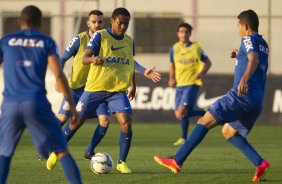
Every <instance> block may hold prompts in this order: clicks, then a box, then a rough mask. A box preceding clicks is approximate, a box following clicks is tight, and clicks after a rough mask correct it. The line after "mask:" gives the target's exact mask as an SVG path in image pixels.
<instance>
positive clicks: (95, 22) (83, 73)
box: [57, 10, 161, 125]
mask: <svg viewBox="0 0 282 184" xmlns="http://www.w3.org/2000/svg"><path fill="white" fill-rule="evenodd" d="M102 25H103V13H102V12H101V11H99V10H92V11H90V12H89V14H88V20H87V27H88V28H89V29H88V31H84V32H82V33H79V34H78V35H77V36H75V37H74V38H73V39H72V41H71V42H70V44H69V45H68V47H67V48H66V49H65V51H64V53H63V54H62V56H61V58H60V60H61V64H62V67H64V65H65V62H66V61H67V60H69V59H70V58H71V57H73V63H72V69H71V72H70V74H69V76H68V84H69V86H70V88H71V92H72V96H73V99H74V104H75V105H76V104H77V102H78V100H79V98H80V97H81V95H82V93H83V91H84V87H85V84H86V81H87V75H88V72H89V68H90V65H83V63H82V59H83V56H84V52H85V49H86V46H87V44H88V42H89V40H90V38H91V37H92V36H93V34H94V33H95V32H96V31H98V30H101V27H102ZM134 64H135V69H136V70H137V71H139V72H141V73H143V74H144V76H145V77H147V78H149V79H151V80H152V81H153V82H159V80H160V79H161V76H160V74H159V73H157V72H154V71H153V70H154V68H151V69H146V68H144V67H143V66H141V65H140V64H139V63H138V62H136V61H135V63H134ZM57 90H58V91H60V89H58V88H57ZM101 105H105V104H101ZM69 115H70V112H69V104H68V101H67V100H66V98H64V99H63V101H62V105H61V108H60V110H59V113H58V115H57V117H58V119H59V120H60V121H61V122H62V125H63V124H65V123H66V122H67V120H68V119H69ZM93 117H95V116H93ZM99 121H100V122H101V123H102V124H105V123H107V122H108V121H109V120H108V119H107V118H106V117H105V116H102V115H101V116H100V117H99Z"/></svg>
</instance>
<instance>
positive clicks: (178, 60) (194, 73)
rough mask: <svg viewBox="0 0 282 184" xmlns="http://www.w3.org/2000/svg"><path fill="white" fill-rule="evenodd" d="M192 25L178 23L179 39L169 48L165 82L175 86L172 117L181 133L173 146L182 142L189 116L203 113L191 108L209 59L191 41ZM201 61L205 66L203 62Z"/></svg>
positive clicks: (203, 112) (185, 135) (185, 136)
mask: <svg viewBox="0 0 282 184" xmlns="http://www.w3.org/2000/svg"><path fill="white" fill-rule="evenodd" d="M191 32H192V26H191V25H189V24H188V23H181V24H179V25H178V27H177V37H178V39H179V41H178V42H177V43H175V44H174V45H173V47H172V48H171V49H170V62H171V65H170V70H169V82H168V85H169V86H170V87H173V86H174V85H176V95H175V116H176V118H177V119H178V120H179V121H180V123H181V131H182V136H181V138H179V139H178V140H177V141H176V142H175V143H174V144H173V145H175V146H178V145H182V144H183V143H184V142H185V140H186V138H187V132H188V127H189V117H191V116H196V115H200V116H202V115H204V114H205V111H203V110H194V109H193V107H194V103H195V100H196V98H197V94H198V89H199V87H200V86H202V85H203V82H202V78H203V76H204V75H205V74H206V73H207V71H208V70H209V68H210V66H211V61H210V60H209V58H208V56H207V55H206V54H205V53H204V51H203V50H202V49H201V46H200V45H199V44H198V43H197V42H191V41H190V36H191ZM202 62H203V63H204V66H203V65H202Z"/></svg>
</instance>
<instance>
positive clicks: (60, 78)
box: [48, 55, 79, 121]
mask: <svg viewBox="0 0 282 184" xmlns="http://www.w3.org/2000/svg"><path fill="white" fill-rule="evenodd" d="M48 66H49V68H50V69H51V71H52V72H53V74H54V76H55V78H56V83H57V86H58V87H59V89H60V90H61V91H62V93H63V95H64V96H65V98H66V99H67V101H68V102H69V105H70V111H71V114H72V120H73V121H76V120H77V119H78V118H79V117H78V114H77V111H76V109H75V105H74V103H73V100H72V97H71V92H70V89H69V86H68V82H67V78H66V76H65V74H64V72H63V70H62V68H61V66H60V63H59V57H58V56H57V55H50V56H49V57H48Z"/></svg>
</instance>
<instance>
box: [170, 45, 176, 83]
mask: <svg viewBox="0 0 282 184" xmlns="http://www.w3.org/2000/svg"><path fill="white" fill-rule="evenodd" d="M169 59H170V66H169V79H168V86H169V87H173V86H174V85H175V64H174V51H173V48H170V50H169Z"/></svg>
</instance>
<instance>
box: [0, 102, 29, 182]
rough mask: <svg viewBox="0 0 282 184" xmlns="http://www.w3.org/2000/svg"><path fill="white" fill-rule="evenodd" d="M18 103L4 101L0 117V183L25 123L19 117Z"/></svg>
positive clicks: (2, 180) (3, 179) (6, 176)
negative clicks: (0, 142) (0, 143)
mask: <svg viewBox="0 0 282 184" xmlns="http://www.w3.org/2000/svg"><path fill="white" fill-rule="evenodd" d="M19 108H20V107H19V104H18V103H4V104H3V105H2V114H1V118H0V133H1V141H2V143H5V144H2V145H1V154H0V183H3V184H4V183H6V181H7V178H8V174H9V170H10V164H11V160H12V157H13V154H14V152H15V149H16V146H17V144H18V142H19V140H20V137H21V135H22V133H23V131H24V128H25V125H24V123H23V121H22V120H21V118H20V115H19V112H21V110H19Z"/></svg>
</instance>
